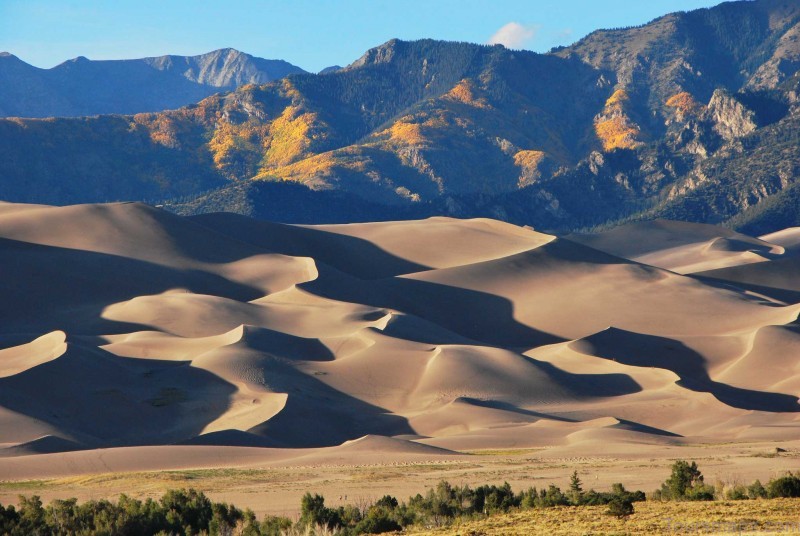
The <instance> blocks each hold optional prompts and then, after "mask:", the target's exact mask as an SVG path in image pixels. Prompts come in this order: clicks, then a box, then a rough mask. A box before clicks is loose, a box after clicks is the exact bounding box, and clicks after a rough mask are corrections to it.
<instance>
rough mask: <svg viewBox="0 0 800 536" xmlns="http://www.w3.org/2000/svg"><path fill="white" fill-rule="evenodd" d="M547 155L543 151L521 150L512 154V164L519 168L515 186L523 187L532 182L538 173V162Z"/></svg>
mask: <svg viewBox="0 0 800 536" xmlns="http://www.w3.org/2000/svg"><path fill="white" fill-rule="evenodd" d="M546 156H547V153H545V152H544V151H533V150H522V151H517V152H516V153H515V154H514V165H515V166H517V167H518V168H521V173H520V176H519V179H518V180H517V186H518V187H519V188H523V187H525V186H528V185H529V184H532V183H533V182H534V181H535V180H536V179H537V178H538V177H539V176H540V175H541V173H540V172H539V164H541V163H542V161H543V160H544V159H545V157H546Z"/></svg>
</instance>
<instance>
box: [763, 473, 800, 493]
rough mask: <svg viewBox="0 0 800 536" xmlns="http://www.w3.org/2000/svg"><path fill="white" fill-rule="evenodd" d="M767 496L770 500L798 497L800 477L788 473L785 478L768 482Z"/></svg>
mask: <svg viewBox="0 0 800 536" xmlns="http://www.w3.org/2000/svg"><path fill="white" fill-rule="evenodd" d="M767 496H768V497H769V498H770V499H774V498H777V497H800V477H796V476H794V475H793V474H791V473H789V474H788V475H786V476H782V477H780V478H776V479H774V480H770V481H769V483H768V484H767Z"/></svg>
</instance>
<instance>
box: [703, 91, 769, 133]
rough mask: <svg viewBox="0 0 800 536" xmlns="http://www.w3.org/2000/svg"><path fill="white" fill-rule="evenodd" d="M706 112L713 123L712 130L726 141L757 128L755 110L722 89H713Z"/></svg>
mask: <svg viewBox="0 0 800 536" xmlns="http://www.w3.org/2000/svg"><path fill="white" fill-rule="evenodd" d="M706 114H707V116H708V118H709V119H710V120H711V121H712V122H713V124H714V131H716V132H717V133H718V134H719V135H720V136H722V138H723V139H725V140H726V141H732V140H735V139H738V138H741V137H743V136H747V135H748V134H750V133H751V132H753V131H754V130H756V128H758V124H757V122H756V114H755V112H753V111H752V110H750V109H748V108H747V107H746V106H745V105H744V104H742V103H741V102H739V100H737V99H736V97H735V96H734V95H732V94H731V93H729V92H727V91H725V90H723V89H717V90H716V91H714V95H713V96H712V97H711V101H710V102H709V103H708V110H707V112H706Z"/></svg>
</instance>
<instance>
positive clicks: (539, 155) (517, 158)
mask: <svg viewBox="0 0 800 536" xmlns="http://www.w3.org/2000/svg"><path fill="white" fill-rule="evenodd" d="M545 156H547V153H545V152H544V151H527V150H525V151H518V152H517V153H516V154H515V155H514V165H515V166H518V167H521V168H528V169H531V168H536V167H539V164H540V163H541V161H542V160H544V157H545Z"/></svg>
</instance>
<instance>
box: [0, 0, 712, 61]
mask: <svg viewBox="0 0 800 536" xmlns="http://www.w3.org/2000/svg"><path fill="white" fill-rule="evenodd" d="M717 3H718V2H717V1H705V0H669V1H665V0H645V1H640V0H603V1H602V2H598V1H595V0H427V1H421V0H393V1H388V0H336V1H334V0H292V1H289V0H262V1H255V0H243V1H236V0H216V1H205V0H159V1H154V0H136V1H130V0H106V1H99V0H84V1H76V0H0V51H2V50H5V51H8V52H11V53H13V54H15V55H17V56H19V57H20V58H21V59H23V60H25V61H27V62H28V63H31V64H33V65H36V66H38V67H52V66H54V65H56V64H58V63H61V62H62V61H64V60H66V59H69V58H74V57H76V56H86V57H88V58H91V59H118V58H139V57H144V56H158V55H162V54H185V55H194V54H200V53H203V52H208V51H211V50H214V49H218V48H224V47H233V48H236V49H239V50H242V51H244V52H248V53H250V54H253V55H255V56H261V57H264V58H279V59H285V60H287V61H289V62H291V63H294V64H296V65H299V66H300V67H302V68H304V69H307V70H310V71H318V70H320V69H322V68H324V67H327V66H329V65H334V64H339V65H346V64H347V63H350V62H351V61H353V60H354V59H356V58H358V57H359V56H360V55H361V54H362V53H363V52H364V51H365V50H366V49H368V48H371V47H373V46H376V45H378V44H380V43H383V42H385V41H388V40H389V39H391V38H393V37H398V38H400V39H419V38H423V37H431V38H435V39H446V40H453V41H471V42H475V43H486V42H491V41H496V42H502V43H503V44H506V45H511V46H512V47H513V48H524V49H529V50H534V51H539V52H543V51H546V50H549V49H550V48H551V47H553V46H556V45H565V44H569V43H572V42H574V41H576V40H577V39H579V38H581V37H582V36H584V35H586V34H587V33H589V32H591V31H592V30H595V29H598V28H609V27H619V26H631V25H637V24H643V23H645V22H648V21H650V20H652V19H653V18H655V17H658V16H660V15H663V14H666V13H669V12H671V11H678V10H690V9H697V8H701V7H708V6H712V5H715V4H717Z"/></svg>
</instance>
